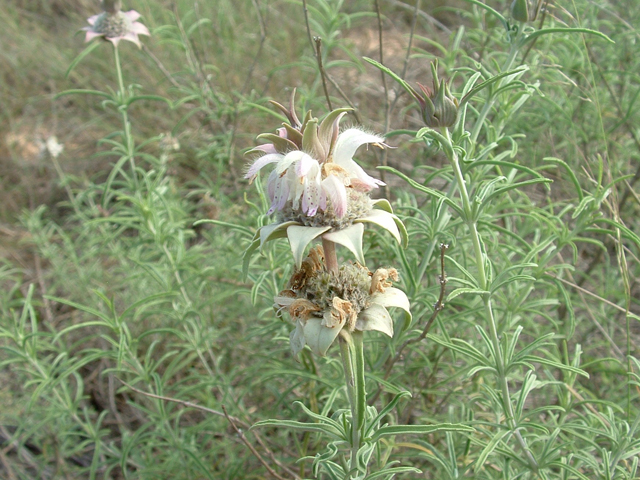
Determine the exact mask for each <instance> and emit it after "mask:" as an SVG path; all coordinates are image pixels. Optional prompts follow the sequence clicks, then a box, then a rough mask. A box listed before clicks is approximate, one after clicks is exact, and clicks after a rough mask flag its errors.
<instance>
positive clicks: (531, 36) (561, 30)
mask: <svg viewBox="0 0 640 480" xmlns="http://www.w3.org/2000/svg"><path fill="white" fill-rule="evenodd" d="M467 1H471V0H467ZM549 33H587V34H589V35H595V36H596V37H600V38H602V39H604V40H606V41H607V42H609V43H616V42H614V41H613V40H611V39H610V38H609V37H607V36H606V35H605V34H604V33H602V32H598V31H597V30H591V29H589V28H543V29H542V30H536V31H535V32H533V33H531V34H529V35H528V36H527V37H526V38H525V39H524V41H523V43H522V44H523V45H526V44H527V43H529V42H530V41H532V40H534V39H536V38H538V37H540V36H542V35H546V34H549Z"/></svg>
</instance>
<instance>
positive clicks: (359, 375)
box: [322, 238, 367, 473]
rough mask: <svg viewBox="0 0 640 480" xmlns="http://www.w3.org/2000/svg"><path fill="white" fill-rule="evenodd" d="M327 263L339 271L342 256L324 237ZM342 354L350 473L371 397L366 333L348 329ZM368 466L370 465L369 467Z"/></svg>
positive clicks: (342, 336)
mask: <svg viewBox="0 0 640 480" xmlns="http://www.w3.org/2000/svg"><path fill="white" fill-rule="evenodd" d="M322 248H323V250H324V262H325V265H326V267H327V270H328V271H330V272H333V273H337V272H338V257H337V255H336V245H335V243H333V242H331V241H329V240H326V239H324V238H323V239H322ZM338 339H339V342H340V354H341V357H342V365H343V367H344V379H345V384H346V387H347V397H348V398H349V403H350V405H351V458H350V460H349V472H354V471H357V472H358V473H362V472H360V471H359V470H358V468H359V465H358V451H359V450H360V444H361V440H362V435H363V433H364V417H365V412H366V409H367V397H366V391H365V378H364V342H363V333H362V332H358V331H354V332H349V331H348V329H347V328H344V329H343V330H342V331H341V332H340V335H339V337H338ZM365 468H366V467H365Z"/></svg>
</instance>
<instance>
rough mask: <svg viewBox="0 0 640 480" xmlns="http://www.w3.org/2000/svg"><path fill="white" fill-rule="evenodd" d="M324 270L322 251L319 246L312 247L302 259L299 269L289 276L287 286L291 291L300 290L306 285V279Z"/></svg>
mask: <svg viewBox="0 0 640 480" xmlns="http://www.w3.org/2000/svg"><path fill="white" fill-rule="evenodd" d="M323 269H324V250H322V247H321V246H320V245H318V246H316V247H314V248H312V249H311V251H310V252H309V255H308V256H307V258H305V259H304V261H303V262H302V265H300V268H299V269H298V270H296V271H295V272H294V274H293V275H291V279H290V280H289V286H290V287H291V289H292V290H300V289H302V288H304V286H305V285H306V284H307V279H309V278H310V277H313V276H314V275H315V273H316V272H317V271H319V270H323Z"/></svg>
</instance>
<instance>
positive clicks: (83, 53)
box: [55, 42, 102, 98]
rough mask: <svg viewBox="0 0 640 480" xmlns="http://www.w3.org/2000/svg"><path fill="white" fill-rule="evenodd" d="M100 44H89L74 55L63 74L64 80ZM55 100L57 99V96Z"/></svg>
mask: <svg viewBox="0 0 640 480" xmlns="http://www.w3.org/2000/svg"><path fill="white" fill-rule="evenodd" d="M101 43H102V42H91V43H90V44H89V45H87V47H86V48H85V49H84V50H82V51H81V52H80V53H79V54H78V55H76V58H74V59H73V60H72V61H71V64H70V65H69V68H67V71H66V72H64V78H69V75H70V74H71V72H72V71H73V69H74V68H76V67H77V66H78V64H79V63H80V62H81V61H82V60H84V58H85V57H86V56H87V55H89V54H90V53H91V52H93V51H94V50H95V49H96V48H98V47H99V46H100V44H101ZM55 98H58V97H57V96H56V97H55Z"/></svg>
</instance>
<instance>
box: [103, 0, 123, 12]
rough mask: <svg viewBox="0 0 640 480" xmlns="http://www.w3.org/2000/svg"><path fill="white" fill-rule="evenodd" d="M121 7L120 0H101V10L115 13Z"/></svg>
mask: <svg viewBox="0 0 640 480" xmlns="http://www.w3.org/2000/svg"><path fill="white" fill-rule="evenodd" d="M121 8H122V0H102V10H104V11H105V12H107V13H109V14H111V15H115V14H116V13H118V12H119V11H120V9H121Z"/></svg>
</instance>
